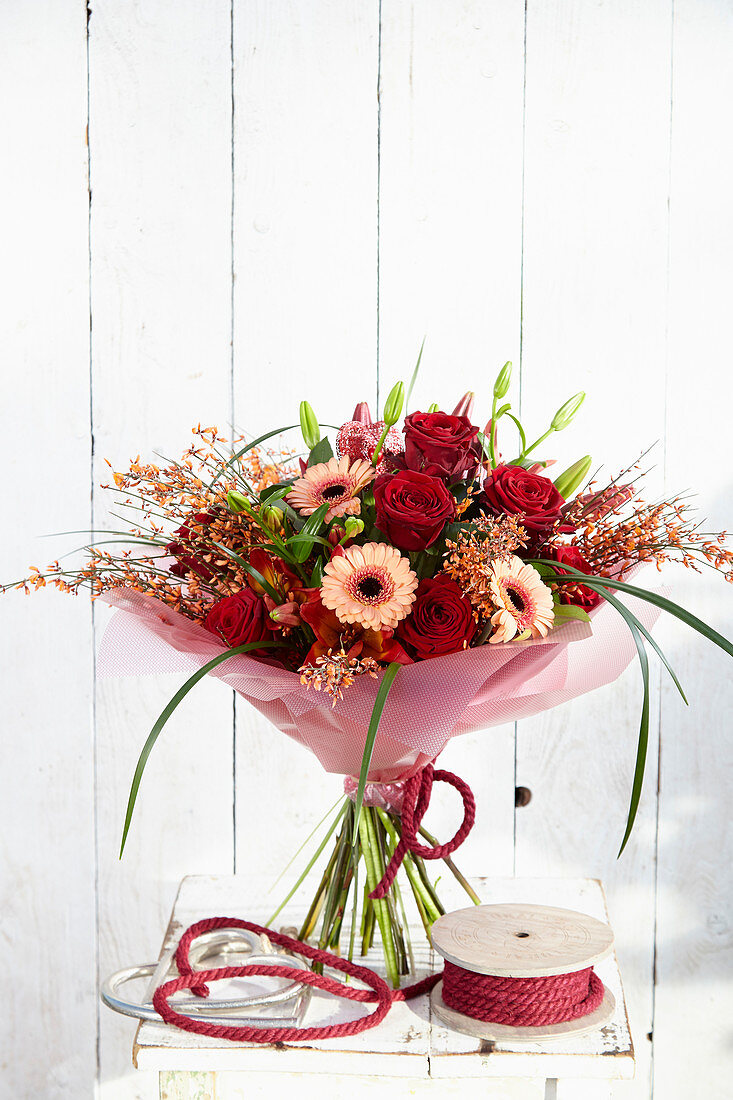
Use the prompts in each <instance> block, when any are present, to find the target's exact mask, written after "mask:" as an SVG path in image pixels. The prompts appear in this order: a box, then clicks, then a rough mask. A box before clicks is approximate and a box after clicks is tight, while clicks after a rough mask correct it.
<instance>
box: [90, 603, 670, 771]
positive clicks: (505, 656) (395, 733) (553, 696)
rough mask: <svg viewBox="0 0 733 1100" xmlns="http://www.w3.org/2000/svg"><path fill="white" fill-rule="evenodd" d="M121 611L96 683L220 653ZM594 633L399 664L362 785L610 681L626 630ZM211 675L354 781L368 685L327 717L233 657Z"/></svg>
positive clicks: (649, 619)
mask: <svg viewBox="0 0 733 1100" xmlns="http://www.w3.org/2000/svg"><path fill="white" fill-rule="evenodd" d="M100 598H101V599H103V600H104V601H105V602H107V603H109V604H111V605H112V606H114V607H116V608H117V609H118V611H117V613H116V614H115V615H114V616H113V617H112V619H111V620H110V622H109V624H108V626H107V629H106V631H105V633H104V636H103V638H102V642H101V646H100V651H99V658H98V666H97V667H98V670H99V672H100V675H103V676H104V675H118V676H119V675H141V674H146V673H158V672H186V673H189V674H191V673H192V672H193V671H195V670H196V669H198V668H201V667H202V666H203V665H204V664H205V663H206V662H207V661H210V660H211V658H212V657H216V656H217V654H219V653H222V652H224V651H225V648H226V647H225V646H223V645H222V644H221V642H219V641H218V639H217V638H216V637H215V636H214V635H213V634H210V633H209V632H208V631H207V630H205V629H204V627H203V626H201V625H200V624H198V623H194V622H192V621H191V620H190V619H188V618H186V617H185V616H184V615H181V614H179V613H178V612H175V611H172V610H170V609H169V608H168V607H166V605H165V604H163V603H161V602H160V601H158V600H156V599H155V598H154V597H152V596H149V595H146V594H144V593H141V592H136V591H134V590H130V589H122V588H120V589H117V590H114V591H111V592H106V593H105V594H104V595H103V596H102V597H100ZM628 603H629V606H630V607H632V609H633V611H634V613H635V614H636V615H637V617H638V618H639V619H640V621H641V622H642V623H643V624H644V626H645V627H646V628H647V629H650V628H651V627H652V626H653V625H654V623H655V622H656V620H657V618H658V616H659V611H658V610H657V609H656V608H654V607H651V606H650V605H649V604H647V603H645V602H644V601H641V600H638V599H631V600H628ZM591 618H592V626H591V624H589V623H586V622H580V621H577V620H571V621H569V622H566V623H564V624H562V625H560V626H558V627H557V628H556V629H555V630H554V631H552V632H551V634H550V636H549V637H548V638H544V639H537V640H533V641H526V642H509V643H504V644H501V645H484V646H481V647H479V648H476V649H466V650H463V651H461V652H458V653H452V654H449V655H448V656H446V657H435V658H433V659H431V660H427V661H420V662H416V663H415V664H413V665H406V666H404V667H403V668H402V669H401V670H400V672H399V674H398V676H397V677H396V679H395V681H394V683H393V685H392V688H391V690H390V693H389V695H388V697H387V702H386V704H385V708H384V711H383V713H382V720H381V723H380V726H379V732H378V735H377V738H376V742H375V746H374V753H373V756H372V766H371V769H370V772H369V779H370V780H371V781H373V782H389V781H394V780H398V779H406V778H408V777H409V776H411V775H413V774H414V773H415V772H416V771H418V770H419V769H420V768H421V767H423V766H424V765H425V764H426V763H428V762H429V761H431V760H434V759H435V757H436V756H437V755H438V754H439V753H440V752H441V751H442V749H443V748H445V746H446V744H447V743H448V741H449V740H450V739H451V737H456V736H458V735H459V734H462V733H469V732H471V731H472V730H479V729H488V728H490V727H491V726H497V725H500V724H502V723H504V722H512V721H515V720H516V719H518V718H527V717H529V716H531V715H533V714H539V713H540V712H541V711H544V710H548V709H549V708H550V707H554V706H557V705H558V704H559V703H564V702H567V701H568V700H570V699H574V698H575V697H576V696H578V695H583V694H584V693H585V692H588V691H592V690H593V689H594V688H597V687H601V686H602V685H604V684H609V683H611V682H612V681H613V680H615V679H616V678H617V677H618V676H620V674H621V673H622V672H623V670H624V669H625V668H626V667H627V665H628V664H629V662H630V661H631V660H632V658H633V657H634V656H635V654H636V647H635V645H634V642H633V639H632V637H631V634H630V633H629V630H628V627H627V626H626V625H625V623H624V621H623V619H622V618H621V616H620V615H619V614H618V613H617V612H616V611H615V610H614V609H613V608H612V607H610V606H609V605H608V604H605V603H604V604H601V605H600V606H599V607H597V608H596V609H594V611H593V612H592V613H591ZM210 675H212V676H215V677H216V678H217V679H219V680H223V681H224V683H226V684H228V685H229V687H232V688H234V690H235V691H236V692H237V693H238V694H239V695H241V696H242V697H243V698H244V699H246V700H247V701H248V702H250V703H251V704H252V706H254V707H256V708H257V710H259V711H260V713H261V714H264V715H265V717H266V718H269V720H270V721H271V722H272V723H273V724H274V725H275V726H277V728H278V729H280V730H282V732H283V733H285V734H287V735H288V737H292V738H293V740H295V741H297V742H298V743H299V744H301V745H305V746H306V747H307V748H309V749H310V750H311V752H313V753H314V754H315V755H316V756H317V757H318V760H319V761H320V763H321V765H322V766H323V768H324V769H325V770H326V771H327V772H335V773H338V774H341V775H358V774H359V771H360V768H361V759H362V754H363V751H364V741H365V738H366V733H367V730H368V727H369V720H370V717H371V713H372V707H373V705H374V700H375V697H376V693H377V690H378V687H379V682H378V681H377V680H373V679H371V677H366V676H364V677H361V678H360V679H358V680H356V682H355V683H354V684H353V685H352V686H351V687H349V688H348V689H346V690H345V692H344V698H343V699H342V700H340V701H339V702H338V703H337V704H336V706H335V708H334V707H332V705H331V700H330V698H329V697H328V696H326V695H324V694H323V693H320V692H316V691H314V690H313V689H310V690H308V689H306V688H305V687H304V686H303V685H302V684H301V683H300V677H299V676H298V674H297V673H295V672H290V671H288V670H287V669H284V668H280V667H279V666H277V665H275V664H274V663H271V662H269V661H268V662H263V661H262V660H257V659H255V658H253V657H250V656H248V655H246V654H239V655H237V656H235V657H232V658H231V659H230V660H229V661H225V662H223V663H222V664H221V665H219V666H218V667H217V668H216V669H215V670H214V671H213V672H212V673H210Z"/></svg>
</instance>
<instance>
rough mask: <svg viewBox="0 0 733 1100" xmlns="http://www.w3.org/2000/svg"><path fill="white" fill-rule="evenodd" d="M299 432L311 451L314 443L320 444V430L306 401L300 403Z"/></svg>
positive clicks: (314, 415) (315, 417)
mask: <svg viewBox="0 0 733 1100" xmlns="http://www.w3.org/2000/svg"><path fill="white" fill-rule="evenodd" d="M300 430H301V432H302V433H303V439H304V441H305V445H306V447H307V448H308V450H309V451H312V450H313V448H314V447H315V445H316V443H319V442H320V439H321V428H320V425H319V423H318V418H317V416H316V414H315V413H314V412H313V409H312V408H311V406H310V405H309V404H308V402H307V401H301V402H300Z"/></svg>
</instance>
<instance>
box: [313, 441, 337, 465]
mask: <svg viewBox="0 0 733 1100" xmlns="http://www.w3.org/2000/svg"><path fill="white" fill-rule="evenodd" d="M329 458H333V448H332V446H331V444H330V442H329V441H328V439H326V437H325V436H324V437H323V439H319V440H318V442H317V443H316V445H315V447H314V448H313V450H312V451H311V453H310V454H309V455H308V465H309V466H315V465H316V463H318V462H328V460H329Z"/></svg>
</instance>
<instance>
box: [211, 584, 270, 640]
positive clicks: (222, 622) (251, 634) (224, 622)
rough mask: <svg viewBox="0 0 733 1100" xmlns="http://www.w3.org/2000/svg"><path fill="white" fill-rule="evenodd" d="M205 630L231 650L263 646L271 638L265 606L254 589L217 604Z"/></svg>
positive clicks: (245, 589)
mask: <svg viewBox="0 0 733 1100" xmlns="http://www.w3.org/2000/svg"><path fill="white" fill-rule="evenodd" d="M204 626H205V627H206V629H207V630H209V631H211V633H212V634H216V635H217V636H218V637H219V638H220V639H221V640H222V641H224V642H226V644H227V645H228V646H231V647H232V648H234V647H235V646H238V645H246V644H247V642H261V641H264V639H265V638H266V637H267V636H268V630H267V615H266V612H265V604H264V602H263V601H262V600H261V599H260V597H259V596H258V595H257V594H256V593H255V592H253V591H252V589H251V588H243V589H242V591H241V592H237V593H236V595H234V596H225V597H224V599H223V600H218V601H217V602H216V603H215V604H214V606H213V607H212V608H211V609H210V611H209V613H208V615H207V616H206V618H205V619H204Z"/></svg>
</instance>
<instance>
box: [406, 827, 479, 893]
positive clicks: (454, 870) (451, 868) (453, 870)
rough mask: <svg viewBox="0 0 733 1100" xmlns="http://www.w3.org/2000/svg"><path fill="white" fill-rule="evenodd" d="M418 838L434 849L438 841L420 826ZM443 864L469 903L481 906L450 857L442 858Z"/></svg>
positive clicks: (472, 889)
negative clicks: (458, 883) (465, 894)
mask: <svg viewBox="0 0 733 1100" xmlns="http://www.w3.org/2000/svg"><path fill="white" fill-rule="evenodd" d="M420 836H422V837H424V838H425V840H427V842H428V844H432V845H433V847H434V848H435V847H436V845H437V843H438V841H437V840H436V839H435V837H434V836H433V835H432V834H431V833H429V832H428V830H427V829H425V828H423V826H422V825H421V826H420ZM443 863H444V864H445V865H446V867H447V868H448V870H449V871H450V873H451V874H452V875H453V877H454V878H455V879H456V880H457V881H458V882H460V884H461V886H462V887H463V889H464V890H465V891H466V893H467V894H468V896H469V898H470V899H471V901H472V902H473V904H474V905H481V904H482V902H481V898H480V897H479V896H478V894H477V893H476V891H475V890H474V888H473V887H472V886H471V884H470V882H469V881H468V879H467V878H466V877H465V875H462V874H461V872H460V871H459V870H458V868H457V867H456V865H455V863H454V862H453V860H452V859H451V857H450V856H443Z"/></svg>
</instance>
